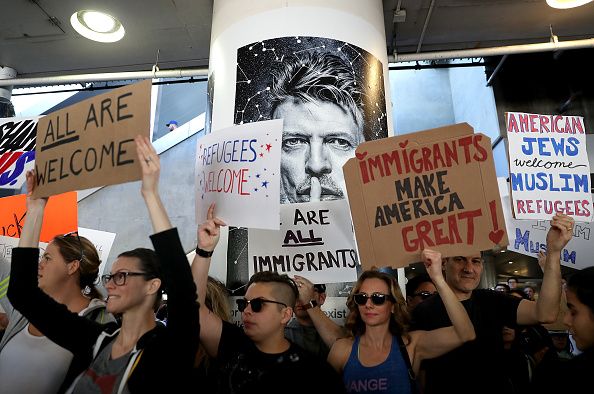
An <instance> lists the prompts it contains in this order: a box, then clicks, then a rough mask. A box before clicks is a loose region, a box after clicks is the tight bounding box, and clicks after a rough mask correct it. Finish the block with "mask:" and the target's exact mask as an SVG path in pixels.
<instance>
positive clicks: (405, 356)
mask: <svg viewBox="0 0 594 394" xmlns="http://www.w3.org/2000/svg"><path fill="white" fill-rule="evenodd" d="M394 336H395V337H396V340H397V341H398V347H399V348H400V354H402V358H403V359H404V363H405V364H406V368H407V369H408V381H409V382H410V390H411V393H412V394H418V392H419V390H418V387H417V379H416V377H415V373H414V371H413V369H412V365H411V364H410V357H409V356H408V351H407V350H406V346H405V345H404V341H403V340H402V335H394Z"/></svg>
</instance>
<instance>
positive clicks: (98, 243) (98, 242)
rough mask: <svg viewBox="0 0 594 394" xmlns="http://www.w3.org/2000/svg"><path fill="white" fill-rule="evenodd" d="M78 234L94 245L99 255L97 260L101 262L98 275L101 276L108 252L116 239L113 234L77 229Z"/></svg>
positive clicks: (82, 228)
mask: <svg viewBox="0 0 594 394" xmlns="http://www.w3.org/2000/svg"><path fill="white" fill-rule="evenodd" d="M78 234H79V235H80V236H81V237H85V238H87V239H88V240H89V241H91V242H92V243H93V245H95V249H97V252H98V253H99V260H101V265H100V266H99V275H102V274H103V270H104V269H105V264H106V263H107V259H108V258H109V252H110V251H111V247H112V246H113V241H114V240H115V237H116V235H115V233H110V232H107V231H99V230H93V229H90V228H84V227H79V228H78Z"/></svg>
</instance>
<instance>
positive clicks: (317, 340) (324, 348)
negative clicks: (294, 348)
mask: <svg viewBox="0 0 594 394" xmlns="http://www.w3.org/2000/svg"><path fill="white" fill-rule="evenodd" d="M294 280H295V283H296V284H297V286H298V289H299V298H298V299H297V302H296V304H295V316H294V318H293V319H291V321H290V322H289V324H287V327H286V328H285V337H286V338H287V339H288V340H290V341H291V342H293V343H294V344H296V345H299V346H301V347H302V348H303V349H305V350H307V351H308V352H310V353H312V354H315V355H316V356H318V357H320V358H321V359H322V360H326V358H327V357H328V352H329V351H330V346H332V345H331V344H330V345H327V344H326V343H325V342H324V340H323V339H322V337H321V336H320V334H319V333H318V330H317V328H316V327H315V324H314V322H313V320H312V318H311V317H310V314H311V313H324V312H323V311H322V310H321V307H322V305H324V302H325V301H326V285H325V284H322V283H319V284H315V285H314V284H313V283H311V282H310V281H309V280H307V279H306V278H304V277H302V276H299V275H295V277H294ZM338 330H339V333H338V334H337V335H341V334H342V330H340V328H338Z"/></svg>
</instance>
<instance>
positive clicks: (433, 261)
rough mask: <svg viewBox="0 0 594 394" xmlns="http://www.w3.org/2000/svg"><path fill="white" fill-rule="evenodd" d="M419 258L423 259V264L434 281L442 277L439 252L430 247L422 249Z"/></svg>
mask: <svg viewBox="0 0 594 394" xmlns="http://www.w3.org/2000/svg"><path fill="white" fill-rule="evenodd" d="M421 260H422V261H423V264H425V269H426V270H427V273H428V274H429V276H430V277H431V279H432V280H433V281H434V282H435V280H436V279H439V278H443V272H442V271H441V253H440V252H438V251H435V250H431V249H423V252H422V253H421Z"/></svg>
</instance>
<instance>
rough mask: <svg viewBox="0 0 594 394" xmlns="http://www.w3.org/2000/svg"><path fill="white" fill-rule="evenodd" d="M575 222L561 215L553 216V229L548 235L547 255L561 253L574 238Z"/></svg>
mask: <svg viewBox="0 0 594 394" xmlns="http://www.w3.org/2000/svg"><path fill="white" fill-rule="evenodd" d="M573 224H574V220H573V218H571V217H570V216H567V215H563V214H561V213H558V214H556V215H555V216H553V220H551V228H550V229H549V232H548V233H547V253H561V250H562V249H563V248H564V247H565V245H567V243H568V242H569V241H570V240H571V237H572V236H573Z"/></svg>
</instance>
